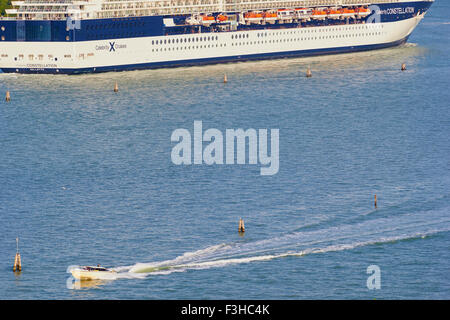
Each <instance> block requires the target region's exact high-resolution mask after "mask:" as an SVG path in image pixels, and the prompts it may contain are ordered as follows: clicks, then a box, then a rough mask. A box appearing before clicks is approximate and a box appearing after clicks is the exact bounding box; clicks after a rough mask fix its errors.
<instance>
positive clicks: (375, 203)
mask: <svg viewBox="0 0 450 320" xmlns="http://www.w3.org/2000/svg"><path fill="white" fill-rule="evenodd" d="M374 205H375V209H376V208H377V195H375V202H374Z"/></svg>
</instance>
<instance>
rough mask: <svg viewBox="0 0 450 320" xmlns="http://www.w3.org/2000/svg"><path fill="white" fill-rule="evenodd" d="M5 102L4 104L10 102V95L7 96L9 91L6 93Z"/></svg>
mask: <svg viewBox="0 0 450 320" xmlns="http://www.w3.org/2000/svg"><path fill="white" fill-rule="evenodd" d="M5 101H6V102H10V101H11V95H10V94H9V91H6V95H5Z"/></svg>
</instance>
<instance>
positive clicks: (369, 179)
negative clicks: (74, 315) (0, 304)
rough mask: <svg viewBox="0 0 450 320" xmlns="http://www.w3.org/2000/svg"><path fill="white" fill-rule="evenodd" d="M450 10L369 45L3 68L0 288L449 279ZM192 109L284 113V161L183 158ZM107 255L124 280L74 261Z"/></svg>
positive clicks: (443, 293)
mask: <svg viewBox="0 0 450 320" xmlns="http://www.w3.org/2000/svg"><path fill="white" fill-rule="evenodd" d="M449 17H450V4H449V3H448V2H447V1H437V2H436V3H435V4H434V5H433V6H432V8H431V10H430V12H429V13H428V15H427V16H426V17H425V19H424V20H423V21H422V22H421V24H420V25H419V26H418V27H417V29H416V30H415V31H414V33H413V34H412V36H411V37H410V40H409V42H408V43H407V44H406V45H403V46H400V47H396V48H391V49H385V50H378V51H371V52H363V53H355V54H345V55H334V56H324V57H314V58H302V59H281V60H270V61H260V62H245V63H234V64H221V65H211V66H202V67H190V68H175V69H160V70H149V71H132V72H121V73H104V74H92V75H82V76H54V75H15V74H0V92H5V91H6V90H9V91H10V92H11V98H12V100H11V102H9V103H5V102H2V103H0V218H1V222H0V248H1V250H0V298H1V299H373V298H376V299H448V298H450V276H449V275H448V271H449V269H450V254H449V252H450V250H449V249H450V247H449V243H450V232H449V231H450V163H449V159H450V138H449V137H450V111H449V110H450V109H449V101H450V93H449V90H448V87H449V80H448V77H449V74H450V59H449V52H450V42H449V41H448V34H449V32H450V18H449ZM402 63H406V65H407V71H404V72H401V71H400V66H401V64H402ZM308 67H311V69H312V72H313V77H312V78H306V77H305V72H306V69H307V68H308ZM224 74H226V75H227V78H228V83H226V84H224V83H223V77H224ZM115 82H117V83H118V84H119V92H118V93H114V92H113V87H114V84H115ZM194 121H202V124H203V128H204V129H205V130H207V129H208V128H215V129H217V130H220V131H221V132H225V131H226V130H227V129H230V128H234V129H237V128H242V129H243V130H247V129H255V130H258V129H267V130H270V129H278V130H279V170H278V172H277V173H276V174H274V175H269V176H264V175H261V174H260V168H261V166H260V165H251V164H249V163H248V161H247V163H245V164H226V163H225V164H223V165H219V164H213V165H209V164H205V163H202V164H191V165H176V164H174V163H173V162H172V160H171V152H172V149H173V147H174V145H175V143H174V142H172V141H171V134H172V133H173V132H174V130H176V129H180V128H184V129H186V130H188V131H190V132H191V133H192V132H193V130H194ZM205 145H206V143H205ZM375 194H376V195H377V208H376V209H375V208H374V196H375ZM240 218H243V219H244V221H245V227H246V232H245V235H239V234H238V232H237V228H238V222H239V219H240ZM16 237H19V240H20V241H19V250H20V253H21V257H22V267H23V270H22V272H21V273H20V274H15V273H13V272H12V265H13V262H14V255H15V253H16V242H15V239H16ZM97 264H101V265H102V266H106V267H111V268H114V269H115V270H116V271H117V274H115V277H114V279H115V280H108V281H92V282H87V283H86V282H83V283H79V282H77V281H74V280H73V279H72V278H71V276H70V273H67V271H68V270H70V267H71V266H74V265H97ZM373 265H375V266H378V267H379V270H380V274H379V276H380V277H379V279H378V280H379V284H380V287H379V289H370V286H369V287H368V285H367V282H368V278H369V277H370V276H371V274H370V272H369V273H367V270H368V267H369V266H373Z"/></svg>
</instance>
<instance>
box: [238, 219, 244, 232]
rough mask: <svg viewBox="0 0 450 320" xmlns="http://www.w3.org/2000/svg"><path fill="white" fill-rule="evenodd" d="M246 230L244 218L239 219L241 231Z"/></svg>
mask: <svg viewBox="0 0 450 320" xmlns="http://www.w3.org/2000/svg"><path fill="white" fill-rule="evenodd" d="M244 232H245V226H244V220H242V218H240V219H239V233H244Z"/></svg>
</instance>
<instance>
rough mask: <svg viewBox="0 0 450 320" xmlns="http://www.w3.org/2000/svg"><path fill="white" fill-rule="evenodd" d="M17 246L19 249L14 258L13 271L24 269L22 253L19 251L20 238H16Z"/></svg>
mask: <svg viewBox="0 0 450 320" xmlns="http://www.w3.org/2000/svg"><path fill="white" fill-rule="evenodd" d="M16 246H17V251H16V257H15V258H14V266H13V271H14V272H16V271H18V272H20V271H22V262H21V261H20V253H19V238H16Z"/></svg>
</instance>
